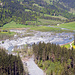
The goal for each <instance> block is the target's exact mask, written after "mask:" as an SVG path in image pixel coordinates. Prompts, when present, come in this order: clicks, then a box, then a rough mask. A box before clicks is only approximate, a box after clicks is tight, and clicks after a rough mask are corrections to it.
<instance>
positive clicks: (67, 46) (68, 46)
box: [61, 44, 70, 49]
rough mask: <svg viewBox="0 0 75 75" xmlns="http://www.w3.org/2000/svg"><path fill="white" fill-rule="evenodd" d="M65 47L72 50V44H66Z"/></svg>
mask: <svg viewBox="0 0 75 75" xmlns="http://www.w3.org/2000/svg"><path fill="white" fill-rule="evenodd" d="M63 46H64V47H66V48H67V49H69V48H70V44H66V45H63ZM63 46H61V47H63Z"/></svg>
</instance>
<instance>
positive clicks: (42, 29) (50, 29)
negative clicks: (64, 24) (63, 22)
mask: <svg viewBox="0 0 75 75" xmlns="http://www.w3.org/2000/svg"><path fill="white" fill-rule="evenodd" d="M30 30H36V31H42V32H48V31H53V32H58V33H60V32H70V31H67V30H61V29H60V28H53V27H46V26H35V27H31V28H30Z"/></svg>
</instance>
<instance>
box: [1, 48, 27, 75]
mask: <svg viewBox="0 0 75 75" xmlns="http://www.w3.org/2000/svg"><path fill="white" fill-rule="evenodd" d="M23 74H24V75H25V74H26V73H25V71H24V69H23V64H22V61H21V59H20V57H19V56H18V57H17V56H13V55H8V54H7V53H6V52H5V51H4V50H3V49H0V75H23Z"/></svg>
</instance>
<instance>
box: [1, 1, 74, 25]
mask: <svg viewBox="0 0 75 75" xmlns="http://www.w3.org/2000/svg"><path fill="white" fill-rule="evenodd" d="M48 1H49V0H0V26H3V25H4V24H6V23H9V22H10V21H15V22H16V23H19V24H26V21H37V18H42V19H44V18H45V17H44V14H48V15H51V16H59V15H60V16H63V17H66V18H68V19H71V18H73V17H75V15H73V14H72V13H68V10H69V8H66V7H64V6H63V5H62V4H60V3H59V2H58V1H49V3H48ZM41 13H42V14H43V15H42V16H41V15H40V14H41ZM47 18H48V19H51V17H50V18H49V17H46V19H47ZM57 19H58V18H57Z"/></svg>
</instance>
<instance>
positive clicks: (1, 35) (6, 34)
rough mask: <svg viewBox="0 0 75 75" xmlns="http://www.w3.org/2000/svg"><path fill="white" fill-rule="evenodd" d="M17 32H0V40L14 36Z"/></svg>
mask: <svg viewBox="0 0 75 75" xmlns="http://www.w3.org/2000/svg"><path fill="white" fill-rule="evenodd" d="M14 34H15V32H0V40H5V39H11V38H13V36H14Z"/></svg>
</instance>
